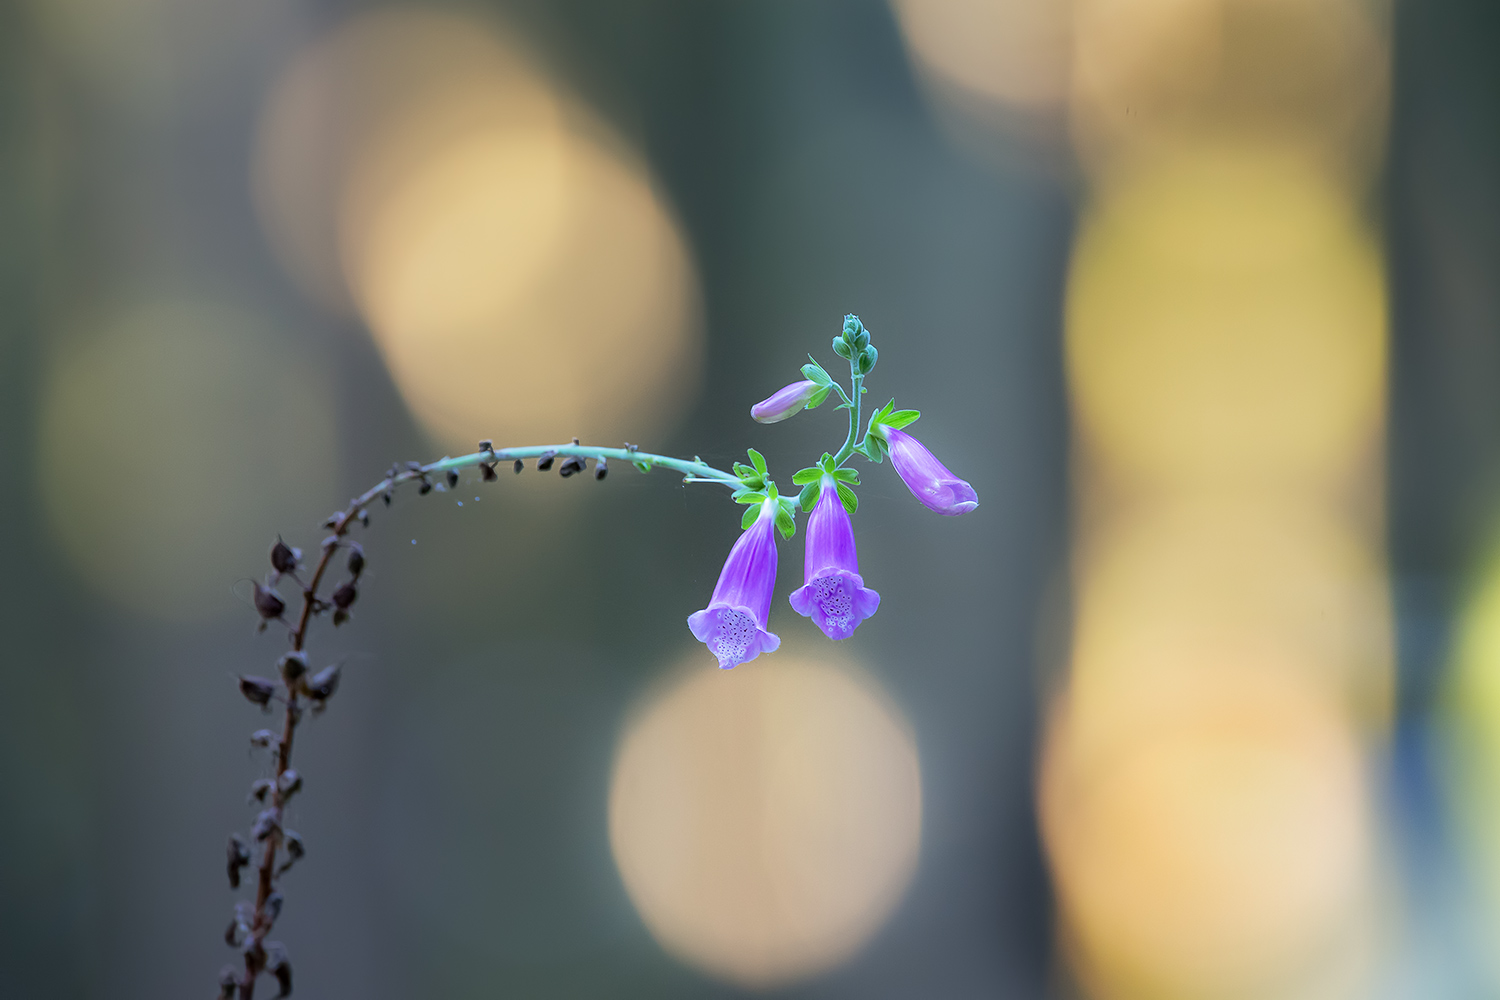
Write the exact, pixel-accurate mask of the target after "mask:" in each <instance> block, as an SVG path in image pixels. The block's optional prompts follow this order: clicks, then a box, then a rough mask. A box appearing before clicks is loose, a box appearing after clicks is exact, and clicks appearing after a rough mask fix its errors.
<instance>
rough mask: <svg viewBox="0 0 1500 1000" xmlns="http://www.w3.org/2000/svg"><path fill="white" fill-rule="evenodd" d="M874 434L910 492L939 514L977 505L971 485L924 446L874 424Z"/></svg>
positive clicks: (966, 511) (887, 428)
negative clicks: (889, 455) (881, 440)
mask: <svg viewBox="0 0 1500 1000" xmlns="http://www.w3.org/2000/svg"><path fill="white" fill-rule="evenodd" d="M875 433H877V434H879V435H880V437H881V438H882V439H883V440H884V441H885V444H886V447H887V448H889V449H890V453H891V465H892V466H893V467H894V468H895V470H896V474H897V475H899V476H900V477H901V481H902V482H904V483H906V488H907V489H909V490H911V495H912V496H914V497H916V498H917V499H918V500H920V501H921V502H922V506H924V507H926V508H927V509H928V510H934V511H937V512H938V513H939V514H948V515H956V514H967V513H968V512H969V511H971V510H973V509H974V508H975V507H978V506H979V494H978V493H975V492H974V487H972V486H970V485H969V484H968V483H966V482H965V481H964V480H962V479H959V478H958V477H957V476H955V475H954V474H953V473H951V472H949V471H948V467H947V466H945V465H943V463H942V462H939V461H938V460H937V458H936V456H934V455H933V454H932V452H930V451H928V450H927V448H926V447H925V446H924V445H923V444H922V442H920V441H918V440H917V439H916V438H914V437H912V436H911V435H910V434H908V433H906V432H905V431H903V430H898V429H896V428H895V427H890V426H888V425H885V424H877V425H876V426H875Z"/></svg>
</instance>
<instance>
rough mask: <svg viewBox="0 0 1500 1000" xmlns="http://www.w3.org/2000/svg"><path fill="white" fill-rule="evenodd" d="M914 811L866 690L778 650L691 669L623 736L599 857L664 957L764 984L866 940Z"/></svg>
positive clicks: (908, 841)
mask: <svg viewBox="0 0 1500 1000" xmlns="http://www.w3.org/2000/svg"><path fill="white" fill-rule="evenodd" d="M921 810H922V795H921V778H920V772H919V768H918V763H917V752H916V748H915V746H914V745H913V742H912V737H911V734H910V732H909V731H908V730H907V728H906V726H905V725H904V723H903V722H902V720H901V718H900V717H899V716H898V715H897V714H896V712H895V709H894V708H893V707H892V706H891V705H890V704H889V702H887V701H886V699H885V698H884V697H883V696H882V694H881V692H880V691H879V689H878V688H877V687H876V686H875V685H874V682H873V681H871V680H870V679H869V678H868V677H865V676H863V675H861V674H859V673H856V672H853V671H850V670H847V669H844V668H842V667H839V666H835V665H832V664H829V663H827V662H821V661H818V660H813V659H806V658H794V657H791V656H787V655H786V654H784V653H783V654H777V655H776V656H775V657H770V658H767V657H762V658H761V659H760V660H758V661H756V662H755V663H754V664H748V665H745V666H742V667H740V668H738V669H735V670H732V671H720V670H716V669H709V668H704V667H703V665H702V662H701V660H696V659H695V661H694V666H693V669H692V670H691V671H690V672H688V673H685V674H684V675H683V676H682V677H681V678H680V680H679V681H678V682H677V683H676V684H675V685H673V686H672V687H671V688H669V689H668V690H666V691H665V692H664V693H662V694H660V695H659V696H658V697H657V698H655V699H654V700H653V701H652V702H651V703H650V704H649V706H647V707H646V709H645V710H644V711H643V712H642V713H640V714H639V715H638V716H637V717H636V718H635V719H634V720H633V721H632V722H631V724H630V725H629V726H628V728H627V730H626V733H625V735H624V737H623V739H622V740H621V743H620V747H619V751H618V754H617V757H616V760H615V766H614V775H613V779H612V781H611V785H610V800H609V828H610V844H611V846H612V848H613V850H614V856H615V861H616V864H617V865H618V866H619V869H620V875H621V877H622V878H623V879H624V881H625V887H626V889H627V890H628V891H629V893H630V898H631V900H632V901H633V902H634V903H635V905H636V908H637V909H638V910H639V911H640V914H641V916H642V918H643V919H644V920H645V921H646V924H647V926H648V927H649V928H650V929H651V932H652V933H653V934H654V935H655V936H656V938H657V940H658V941H660V942H661V944H662V946H663V947H665V948H666V949H667V950H668V951H670V952H672V953H673V954H674V955H677V956H678V957H679V958H681V959H683V960H684V961H686V962H689V963H691V964H693V965H695V966H698V967H699V968H701V969H703V970H705V971H707V972H709V973H711V974H713V975H716V976H720V977H722V978H725V979H728V980H731V981H733V982H737V983H740V984H742V985H745V986H749V987H752V988H765V987H770V986H775V985H778V984H782V983H786V982H790V981H793V980H796V979H800V978H803V977H806V976H809V975H813V974H815V973H818V972H821V971H823V970H825V969H828V968H831V967H833V966H835V965H837V964H839V963H840V962H842V961H844V960H845V959H847V958H848V957H850V956H851V955H852V954H853V953H854V952H855V951H856V950H858V948H859V947H860V946H861V945H862V944H864V942H865V941H866V940H868V939H869V937H870V936H871V935H872V934H873V933H874V932H875V931H876V929H877V928H879V926H880V925H881V924H882V923H883V922H884V920H885V918H886V917H887V916H888V915H889V914H890V912H891V909H892V908H893V907H894V906H895V904H896V902H897V901H898V900H899V898H900V896H901V893H902V891H903V890H904V889H905V887H906V884H907V882H908V880H909V879H910V877H911V874H912V871H913V869H914V866H915V864H916V859H917V851H918V846H919V841H920V834H921Z"/></svg>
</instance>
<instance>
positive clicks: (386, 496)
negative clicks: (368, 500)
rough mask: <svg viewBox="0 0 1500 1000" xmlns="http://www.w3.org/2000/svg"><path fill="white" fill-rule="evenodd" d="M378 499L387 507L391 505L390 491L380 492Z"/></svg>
mask: <svg viewBox="0 0 1500 1000" xmlns="http://www.w3.org/2000/svg"><path fill="white" fill-rule="evenodd" d="M380 499H382V500H384V501H385V505H386V506H387V507H389V506H390V505H391V491H390V490H386V491H385V492H384V493H382V494H380Z"/></svg>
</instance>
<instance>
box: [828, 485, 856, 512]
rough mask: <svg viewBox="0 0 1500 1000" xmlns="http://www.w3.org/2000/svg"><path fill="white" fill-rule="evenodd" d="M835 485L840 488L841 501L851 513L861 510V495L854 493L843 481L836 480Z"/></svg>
mask: <svg viewBox="0 0 1500 1000" xmlns="http://www.w3.org/2000/svg"><path fill="white" fill-rule="evenodd" d="M833 485H834V486H835V487H837V488H838V491H839V502H840V503H842V504H843V505H844V509H845V510H847V511H848V512H849V513H851V514H853V513H854V512H855V511H857V510H859V497H857V496H855V495H854V491H853V490H851V489H850V488H849V487H847V486H845V485H844V484H843V483H841V482H835V483H834V484H833Z"/></svg>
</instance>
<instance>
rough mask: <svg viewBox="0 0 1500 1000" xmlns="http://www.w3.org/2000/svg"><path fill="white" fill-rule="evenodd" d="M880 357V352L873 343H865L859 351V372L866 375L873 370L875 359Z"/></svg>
mask: <svg viewBox="0 0 1500 1000" xmlns="http://www.w3.org/2000/svg"><path fill="white" fill-rule="evenodd" d="M879 357H880V352H879V351H877V350H876V349H875V345H874V344H866V345H865V347H864V350H862V351H860V352H859V361H858V363H857V364H858V367H859V373H860V374H861V375H868V374H870V373H871V372H872V371H874V370H875V360H876V359H877V358H879Z"/></svg>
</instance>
